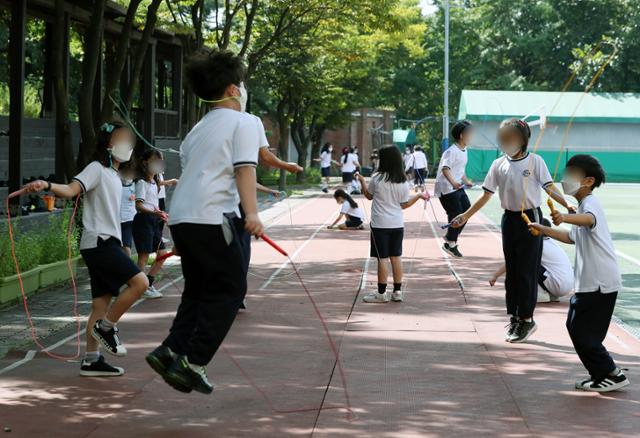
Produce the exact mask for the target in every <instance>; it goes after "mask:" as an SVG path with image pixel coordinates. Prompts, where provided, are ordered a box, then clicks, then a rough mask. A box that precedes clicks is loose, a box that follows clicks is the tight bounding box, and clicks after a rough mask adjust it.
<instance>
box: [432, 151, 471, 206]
mask: <svg viewBox="0 0 640 438" xmlns="http://www.w3.org/2000/svg"><path fill="white" fill-rule="evenodd" d="M467 159H468V157H467V149H466V148H464V149H461V148H460V147H459V146H458V145H457V144H454V145H453V146H451V147H450V148H449V149H447V150H446V151H444V153H443V154H442V158H440V164H439V165H438V174H437V175H436V185H435V195H436V196H437V197H440V196H442V195H448V194H449V193H453V192H455V191H456V190H455V189H454V188H453V186H452V185H451V183H450V182H449V180H448V179H447V177H446V176H445V175H444V173H443V172H442V170H443V169H449V173H450V175H451V177H452V178H453V180H454V181H456V182H458V183H460V184H462V178H464V176H465V169H466V167H467Z"/></svg>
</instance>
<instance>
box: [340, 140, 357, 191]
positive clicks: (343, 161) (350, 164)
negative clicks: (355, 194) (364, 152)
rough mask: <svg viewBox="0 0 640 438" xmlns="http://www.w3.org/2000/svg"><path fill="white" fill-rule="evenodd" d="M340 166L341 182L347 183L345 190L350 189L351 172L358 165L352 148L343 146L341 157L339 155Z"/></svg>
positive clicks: (353, 171) (352, 172)
mask: <svg viewBox="0 0 640 438" xmlns="http://www.w3.org/2000/svg"><path fill="white" fill-rule="evenodd" d="M340 166H341V167H342V183H343V184H348V186H347V191H350V190H351V183H352V182H353V174H354V173H355V171H356V169H357V168H358V167H360V163H359V162H358V156H357V155H356V154H354V153H353V148H347V147H345V148H343V149H342V157H340Z"/></svg>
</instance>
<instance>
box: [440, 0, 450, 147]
mask: <svg viewBox="0 0 640 438" xmlns="http://www.w3.org/2000/svg"><path fill="white" fill-rule="evenodd" d="M448 138H449V0H444V114H443V116H442V141H443V145H444V146H445V147H448V146H449V144H448V141H447V139H448Z"/></svg>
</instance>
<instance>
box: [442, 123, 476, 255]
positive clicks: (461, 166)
mask: <svg viewBox="0 0 640 438" xmlns="http://www.w3.org/2000/svg"><path fill="white" fill-rule="evenodd" d="M472 134H473V127H472V125H471V122H468V121H466V120H460V121H458V122H456V124H455V125H453V128H452V129H451V136H452V137H453V139H454V141H455V143H454V144H453V146H451V147H450V148H448V149H447V150H446V151H444V153H443V154H442V158H440V164H439V165H438V174H437V175H436V184H435V190H434V194H435V196H437V197H438V198H440V204H442V208H444V210H445V211H446V212H447V219H448V220H449V222H451V221H452V220H453V218H455V217H456V216H458V215H459V214H461V213H464V212H465V211H467V210H468V209H469V207H470V206H471V202H469V197H468V196H467V193H466V192H465V190H464V186H465V184H466V185H471V181H470V180H469V179H468V178H467V175H466V173H465V169H466V167H467V145H468V144H469V143H468V142H469V139H470V138H471V136H472ZM463 229H464V225H463V226H462V227H459V228H454V227H449V228H448V229H447V235H446V236H445V242H444V245H443V246H442V249H444V250H445V251H446V252H448V253H449V254H451V255H452V256H454V257H462V253H461V252H460V250H459V249H458V237H459V236H460V233H462V230H463Z"/></svg>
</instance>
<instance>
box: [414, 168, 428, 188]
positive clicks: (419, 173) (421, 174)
mask: <svg viewBox="0 0 640 438" xmlns="http://www.w3.org/2000/svg"><path fill="white" fill-rule="evenodd" d="M414 172H415V176H416V180H417V182H418V183H420V184H422V183H424V182H425V180H426V179H427V169H414Z"/></svg>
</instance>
